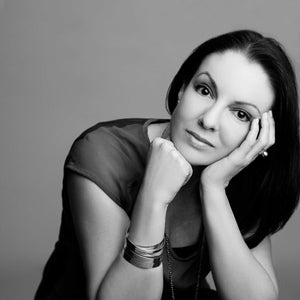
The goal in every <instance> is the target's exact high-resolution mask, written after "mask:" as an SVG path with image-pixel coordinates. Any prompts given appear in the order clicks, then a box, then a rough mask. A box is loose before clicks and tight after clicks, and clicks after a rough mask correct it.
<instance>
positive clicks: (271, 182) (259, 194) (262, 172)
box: [166, 30, 300, 247]
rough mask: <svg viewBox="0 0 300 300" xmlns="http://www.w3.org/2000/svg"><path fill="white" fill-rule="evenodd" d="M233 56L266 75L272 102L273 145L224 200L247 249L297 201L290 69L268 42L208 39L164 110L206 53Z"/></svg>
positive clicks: (298, 151) (299, 156) (242, 36)
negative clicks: (233, 53) (238, 54)
mask: <svg viewBox="0 0 300 300" xmlns="http://www.w3.org/2000/svg"><path fill="white" fill-rule="evenodd" d="M227 50H234V51H239V52H241V53H243V54H245V56H246V57H247V58H248V59H249V60H250V61H253V62H255V63H258V64H259V65H260V66H261V67H262V68H263V69H264V71H265V72H266V73H267V75H268V77H269V80H270V82H271V85H272V88H273V91H274V94H275V99H274V100H275V101H274V105H273V107H272V112H273V116H274V119H275V124H276V142H275V144H274V145H273V146H272V147H271V148H270V149H269V150H268V153H269V156H268V157H267V158H262V157H259V158H257V159H256V160H255V161H254V162H252V163H251V164H250V165H249V166H247V167H246V168H245V169H244V170H243V171H242V172H241V173H240V174H238V175H237V176H236V177H234V178H233V179H232V181H231V183H230V184H229V186H228V188H227V191H226V192H227V195H228V198H229V201H230V204H231V207H232V209H233V212H234V214H235V217H236V219H237V222H238V225H239V227H240V230H241V232H242V233H243V234H244V235H246V234H247V236H248V237H247V238H246V242H247V243H248V245H249V246H250V247H253V246H255V245H257V244H258V243H259V242H260V241H262V239H263V238H264V237H265V236H267V235H268V234H273V233H275V232H276V231H278V230H279V229H281V228H282V227H283V226H284V225H285V223H286V222H287V221H288V219H289V218H290V217H291V215H292V214H293V212H294V210H295V208H296V206H297V204H298V201H299V188H300V145H299V107H298V94H297V85H296V79H295V73H294V71H293V67H292V65H291V63H290V61H289V58H288V57H287V55H286V54H285V52H284V50H283V47H282V46H281V45H280V44H279V43H278V42H277V41H276V40H274V39H273V38H269V37H264V36H262V35H261V34H259V33H257V32H255V31H251V30H239V31H234V32H230V33H227V34H223V35H220V36H217V37H215V38H212V39H210V40H208V41H206V42H204V43H203V44H201V45H200V46H198V47H197V48H196V49H195V50H194V51H193V52H192V54H191V55H190V56H189V57H188V58H187V59H186V60H185V62H184V63H183V64H182V66H181V67H180V69H179V71H178V72H177V74H176V75H175V77H174V79H173V81H172V82H171V85H170V87H169V90H168V93H167V98H166V108H167V110H168V111H169V112H170V113H171V114H172V112H173V110H174V109H175V107H176V104H177V100H178V93H179V91H180V90H181V88H182V87H185V86H187V85H188V84H189V82H190V80H191V79H192V77H193V76H194V74H195V73H196V71H197V70H198V68H199V66H200V65H201V63H202V62H203V60H204V59H205V58H206V57H207V56H208V55H210V54H212V53H222V52H225V51H227Z"/></svg>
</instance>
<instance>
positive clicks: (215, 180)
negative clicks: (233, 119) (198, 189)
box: [201, 111, 275, 188]
mask: <svg viewBox="0 0 300 300" xmlns="http://www.w3.org/2000/svg"><path fill="white" fill-rule="evenodd" d="M274 143H275V122H274V119H273V116H272V112H271V111H269V112H265V113H263V115H262V118H261V129H260V130H259V119H254V120H253V121H252V123H251V127H250V130H249V132H248V134H247V136H246V138H245V140H244V141H243V142H242V143H241V145H240V146H239V147H238V148H236V149H235V150H233V151H232V152H231V153H230V154H229V155H228V156H226V157H224V158H222V159H220V160H218V161H216V162H214V163H212V164H211V165H209V166H208V167H206V168H205V169H204V170H203V172H202V174H201V185H202V187H204V186H206V187H209V186H213V187H222V188H225V187H227V185H228V184H229V182H230V180H231V179H232V178H233V177H234V176H235V175H236V174H238V173H239V172H240V171H241V170H242V169H244V168H245V167H246V166H248V165H249V164H250V163H251V162H252V161H254V160H255V159H256V158H257V157H258V156H259V155H260V154H262V153H264V152H265V151H266V150H267V149H268V148H269V147H271V146H272V145H273V144H274Z"/></svg>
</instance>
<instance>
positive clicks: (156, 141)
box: [152, 137, 162, 147]
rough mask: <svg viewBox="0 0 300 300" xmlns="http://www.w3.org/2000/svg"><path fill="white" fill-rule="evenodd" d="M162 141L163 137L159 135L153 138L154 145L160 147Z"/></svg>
mask: <svg viewBox="0 0 300 300" xmlns="http://www.w3.org/2000/svg"><path fill="white" fill-rule="evenodd" d="M161 143H162V139H161V138H160V137H157V138H155V139H153V141H152V147H158V146H159V145H160V144H161Z"/></svg>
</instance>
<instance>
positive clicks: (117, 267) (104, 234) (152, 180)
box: [68, 139, 190, 300]
mask: <svg viewBox="0 0 300 300" xmlns="http://www.w3.org/2000/svg"><path fill="white" fill-rule="evenodd" d="M150 152H151V153H150V155H149V161H148V164H147V170H146V174H145V176H144V181H143V184H142V187H141V189H140V192H139V195H138V198H137V200H136V204H135V207H134V211H133V214H132V218H131V221H130V220H129V218H128V217H127V215H126V213H125V212H124V211H123V210H122V209H121V208H120V207H119V206H118V205H117V204H115V203H114V202H113V201H112V200H111V199H110V198H109V197H108V196H107V195H106V194H105V193H104V192H103V191H102V190H101V189H100V188H99V187H98V186H97V185H95V184H94V183H92V182H91V181H89V180H87V179H85V178H83V177H80V176H78V175H75V174H73V175H72V176H70V178H69V180H68V194H69V197H70V205H71V211H72V215H73V219H74V225H75V230H76V233H77V237H78V240H79V244H80V247H81V255H82V259H83V263H84V266H85V272H86V278H87V289H88V296H89V299H101V300H106V299H113V300H117V299H132V300H134V299H160V298H161V293H162V287H163V271H162V266H159V267H157V268H153V269H140V268H137V267H136V266H133V265H131V264H130V263H128V262H127V261H126V260H125V259H124V258H123V257H122V249H123V245H124V241H125V235H126V232H127V229H128V227H129V226H130V227H129V237H130V240H132V241H133V242H134V243H136V244H141V245H152V244H156V243H158V242H160V241H161V240H162V238H163V236H164V228H165V215H166V210H167V206H168V203H169V202H170V201H172V199H173V198H174V196H175V195H176V193H177V191H178V190H179V189H180V187H181V186H182V185H183V183H184V181H185V179H186V176H187V174H188V173H189V171H190V166H189V165H188V163H186V161H185V160H183V159H182V157H181V156H180V154H179V153H178V152H177V151H175V148H174V147H173V146H172V143H171V142H169V141H166V140H163V139H157V140H156V141H154V142H153V144H152V147H151V151H150ZM175 173H176V176H174V174H175Z"/></svg>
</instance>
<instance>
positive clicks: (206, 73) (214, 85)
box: [197, 71, 261, 117]
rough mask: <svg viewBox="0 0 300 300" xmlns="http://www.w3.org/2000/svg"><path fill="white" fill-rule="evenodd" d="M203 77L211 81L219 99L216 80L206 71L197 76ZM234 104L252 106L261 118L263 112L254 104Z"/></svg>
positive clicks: (239, 102) (243, 102) (235, 102)
mask: <svg viewBox="0 0 300 300" xmlns="http://www.w3.org/2000/svg"><path fill="white" fill-rule="evenodd" d="M201 75H206V76H207V77H208V79H209V81H210V82H211V85H212V86H213V88H214V90H215V93H216V96H217V97H218V87H217V84H216V82H215V81H214V79H213V78H212V77H211V76H210V74H209V73H208V72H207V71H205V72H200V73H199V74H197V77H200V76H201ZM234 104H237V105H249V106H252V107H253V108H255V109H256V110H257V112H258V114H259V116H260V117H261V112H260V110H259V109H258V107H257V106H256V105H255V104H253V103H250V102H246V101H234Z"/></svg>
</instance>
